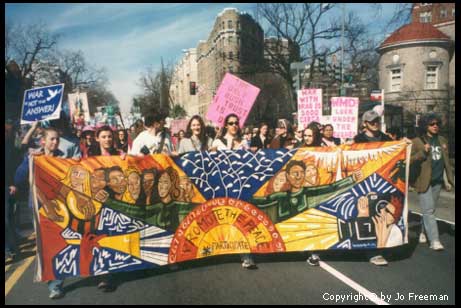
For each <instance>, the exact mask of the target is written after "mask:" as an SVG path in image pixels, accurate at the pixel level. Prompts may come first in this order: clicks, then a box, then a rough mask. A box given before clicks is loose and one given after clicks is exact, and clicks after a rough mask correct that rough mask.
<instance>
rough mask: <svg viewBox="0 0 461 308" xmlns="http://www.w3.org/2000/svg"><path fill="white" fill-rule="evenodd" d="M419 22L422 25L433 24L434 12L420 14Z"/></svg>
mask: <svg viewBox="0 0 461 308" xmlns="http://www.w3.org/2000/svg"><path fill="white" fill-rule="evenodd" d="M419 21H420V22H421V23H429V22H432V12H424V13H420V14H419Z"/></svg>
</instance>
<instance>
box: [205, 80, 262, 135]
mask: <svg viewBox="0 0 461 308" xmlns="http://www.w3.org/2000/svg"><path fill="white" fill-rule="evenodd" d="M259 91H260V89H259V88H258V87H255V86H254V85H252V84H250V83H248V82H246V81H244V80H242V79H240V78H238V77H236V76H234V75H232V74H229V73H226V75H225V76H224V79H223V81H222V82H221V85H220V86H219V88H218V92H217V93H216V96H215V97H214V99H213V103H212V104H211V106H210V108H209V109H208V113H207V115H206V117H207V119H209V120H210V121H212V122H213V123H215V124H218V125H219V126H221V127H222V126H223V124H224V119H225V118H226V116H227V115H228V114H231V113H235V114H236V115H237V116H238V117H239V120H240V121H239V122H240V127H243V125H244V123H245V121H246V119H247V117H248V115H249V114H250V111H251V108H252V107H253V104H254V102H255V100H256V97H257V96H258V94H259Z"/></svg>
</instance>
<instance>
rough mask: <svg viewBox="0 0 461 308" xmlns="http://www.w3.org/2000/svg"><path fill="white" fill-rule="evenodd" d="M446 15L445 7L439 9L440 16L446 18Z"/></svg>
mask: <svg viewBox="0 0 461 308" xmlns="http://www.w3.org/2000/svg"><path fill="white" fill-rule="evenodd" d="M447 16H448V14H447V9H446V8H442V9H440V18H447Z"/></svg>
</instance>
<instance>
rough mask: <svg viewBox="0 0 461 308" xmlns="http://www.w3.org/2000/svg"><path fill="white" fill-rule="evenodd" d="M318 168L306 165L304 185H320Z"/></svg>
mask: <svg viewBox="0 0 461 308" xmlns="http://www.w3.org/2000/svg"><path fill="white" fill-rule="evenodd" d="M318 176H319V173H318V170H317V168H316V167H315V166H314V165H307V166H306V176H305V177H304V186H306V187H308V186H315V185H318Z"/></svg>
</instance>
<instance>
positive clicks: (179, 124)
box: [170, 119, 189, 135]
mask: <svg viewBox="0 0 461 308" xmlns="http://www.w3.org/2000/svg"><path fill="white" fill-rule="evenodd" d="M188 123H189V120H188V119H176V120H172V121H171V129H170V130H171V134H173V135H174V134H176V133H178V132H179V131H180V130H183V131H186V128H187V124H188Z"/></svg>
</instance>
